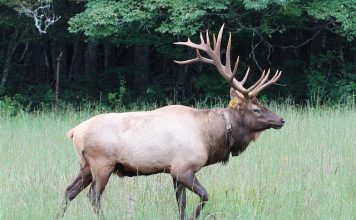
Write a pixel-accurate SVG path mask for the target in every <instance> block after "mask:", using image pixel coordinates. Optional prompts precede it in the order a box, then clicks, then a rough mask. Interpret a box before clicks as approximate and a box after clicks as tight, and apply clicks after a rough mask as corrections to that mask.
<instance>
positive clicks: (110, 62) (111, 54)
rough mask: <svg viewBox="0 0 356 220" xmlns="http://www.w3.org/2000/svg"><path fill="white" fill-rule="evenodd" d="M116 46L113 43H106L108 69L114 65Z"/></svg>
mask: <svg viewBox="0 0 356 220" xmlns="http://www.w3.org/2000/svg"><path fill="white" fill-rule="evenodd" d="M114 51H115V48H114V47H113V45H112V44H111V43H108V42H107V43H104V69H105V70H108V69H111V68H112V67H113V66H114V61H115V60H114Z"/></svg>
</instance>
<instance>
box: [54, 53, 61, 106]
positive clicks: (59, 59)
mask: <svg viewBox="0 0 356 220" xmlns="http://www.w3.org/2000/svg"><path fill="white" fill-rule="evenodd" d="M61 58H62V52H61V53H60V54H59V56H58V57H57V70H56V92H55V100H56V107H55V108H56V111H58V110H59V105H60V103H59V71H60V66H61Z"/></svg>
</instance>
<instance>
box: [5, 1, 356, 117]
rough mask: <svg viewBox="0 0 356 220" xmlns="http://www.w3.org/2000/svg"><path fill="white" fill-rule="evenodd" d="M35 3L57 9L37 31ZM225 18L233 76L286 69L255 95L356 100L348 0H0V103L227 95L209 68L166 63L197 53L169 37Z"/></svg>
mask: <svg viewBox="0 0 356 220" xmlns="http://www.w3.org/2000/svg"><path fill="white" fill-rule="evenodd" d="M41 5H51V8H50V9H52V10H53V12H54V14H55V15H57V16H61V18H60V19H59V20H58V21H56V22H55V23H54V24H53V25H51V26H50V27H49V28H48V30H47V32H46V33H43V34H40V33H39V32H38V30H37V29H36V27H35V22H34V19H33V18H31V17H29V16H26V14H25V13H23V11H24V8H27V9H31V10H34V9H36V8H38V7H39V6H41ZM223 23H225V32H224V33H225V34H224V38H223V41H224V42H223V46H222V48H223V50H222V57H224V55H223V53H224V48H225V47H226V41H227V36H228V32H231V33H232V43H233V48H232V59H233V60H235V59H236V57H237V55H239V56H240V67H239V71H238V78H239V77H242V76H243V75H244V73H245V71H246V69H247V67H248V66H251V68H252V70H253V71H252V72H251V74H250V75H251V76H250V77H249V81H248V83H252V82H254V81H255V80H257V78H258V77H259V75H260V73H261V69H267V68H271V69H272V71H273V72H275V71H276V69H280V70H283V75H282V78H281V80H280V81H279V84H280V85H279V86H277V85H275V86H271V87H270V88H269V89H267V90H266V91H265V92H264V93H262V95H261V96H260V99H264V100H266V99H267V98H268V99H269V98H275V99H276V98H277V99H281V100H284V99H286V98H288V99H289V100H293V101H295V102H297V103H306V102H307V101H315V102H318V103H319V104H323V103H340V102H345V101H346V102H349V101H350V100H351V101H353V102H354V100H355V99H354V97H355V93H356V71H355V70H356V63H355V61H356V56H355V50H356V44H355V36H356V5H355V4H354V3H353V1H352V0H341V1H337V0H325V1H321V0H320V1H318V0H313V1H306V0H285V1H283V0H282V1H281V0H268V1H266V0H255V1H252V0H220V1H217V0H216V1H215V0H214V1H212V0H209V1H207V0H190V1H184V0H174V1H172V0H161V1H158V0H142V1H134V0H121V1H118V0H116V1H114V0H101V1H99V0H89V1H80V0H78V1H70V0H60V1H59V0H57V1H42V2H39V1H6V0H0V77H1V82H0V108H14V109H16V108H22V109H27V110H33V109H39V108H51V107H52V106H54V105H55V104H56V98H55V97H56V92H58V98H59V100H60V105H61V106H65V105H67V104H73V105H74V106H78V105H81V104H83V103H89V102H100V103H101V104H102V105H105V106H108V107H112V108H115V107H117V106H125V105H126V106H127V105H129V104H130V103H133V102H137V101H139V102H144V103H145V102H158V103H159V104H162V105H163V104H167V102H169V101H168V100H175V101H179V102H181V103H184V104H192V103H194V101H195V100H205V101H211V100H216V99H217V98H219V97H220V98H222V99H223V100H225V99H227V98H228V92H229V89H228V87H227V84H226V83H225V82H224V81H223V79H222V77H220V76H219V75H218V73H217V71H215V68H214V67H213V66H208V65H207V64H194V65H188V66H179V65H177V64H175V63H174V62H173V60H174V59H177V60H183V59H188V58H193V57H195V51H194V50H193V49H187V48H185V47H182V46H175V45H173V42H176V41H185V40H186V39H187V37H188V36H189V37H191V39H192V40H193V41H194V42H199V38H198V36H199V32H200V31H205V30H206V29H209V31H210V32H211V33H212V32H214V33H217V32H218V30H219V28H220V26H221V25H222V24H223ZM60 54H62V55H61V56H59V55H60ZM59 57H60V61H58V60H57V59H58V58H59ZM232 62H233V61H232ZM58 63H59V69H58V70H59V71H58V72H57V64H58ZM57 76H59V81H58V83H59V84H58V87H56V77H57ZM57 102H58V100H57ZM57 104H59V103H57Z"/></svg>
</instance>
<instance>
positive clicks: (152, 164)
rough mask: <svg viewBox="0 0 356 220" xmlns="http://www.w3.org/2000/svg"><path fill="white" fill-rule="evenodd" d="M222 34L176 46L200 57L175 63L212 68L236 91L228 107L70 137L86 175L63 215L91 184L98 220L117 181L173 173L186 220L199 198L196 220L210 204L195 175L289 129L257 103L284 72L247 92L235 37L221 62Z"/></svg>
mask: <svg viewBox="0 0 356 220" xmlns="http://www.w3.org/2000/svg"><path fill="white" fill-rule="evenodd" d="M223 29H224V25H223V26H222V27H221V29H220V31H219V34H218V37H217V39H216V38H215V36H214V46H213V48H211V45H210V39H209V34H208V31H207V32H206V39H204V38H203V36H202V34H200V39H201V43H200V44H196V43H193V42H191V41H190V39H189V38H188V41H187V42H177V43H175V44H178V45H184V46H188V47H190V48H194V49H196V53H197V57H196V58H194V59H190V60H186V61H175V62H176V63H178V64H190V63H195V62H203V63H208V64H213V65H214V66H215V67H216V68H217V70H218V72H219V73H220V74H221V76H222V77H223V78H224V79H225V80H226V81H227V82H228V83H229V84H230V85H231V89H230V96H231V101H230V103H229V105H228V106H227V107H226V108H215V109H205V110H200V109H195V108H191V107H186V106H181V105H170V106H166V107H162V108H159V109H156V110H153V111H147V112H126V113H107V114H101V115H97V116H94V117H92V118H90V119H89V120H87V121H84V122H82V123H81V124H79V125H78V126H76V127H74V128H73V129H70V130H69V131H68V133H67V136H68V137H69V138H71V139H73V142H74V146H75V150H76V153H77V157H78V159H79V162H80V170H79V173H78V175H77V177H76V178H75V179H74V181H73V182H72V183H71V184H70V185H69V186H68V187H67V188H66V190H65V198H64V204H63V209H62V210H63V214H64V212H65V210H66V209H67V207H68V204H69V202H70V201H71V200H73V199H74V198H75V197H76V196H77V195H78V194H79V193H80V192H81V191H82V190H83V189H85V188H86V187H87V186H88V185H89V184H91V186H90V190H89V199H90V200H91V203H92V206H93V208H94V212H95V213H99V210H100V197H101V195H102V193H103V191H104V189H105V186H106V185H107V183H108V180H109V177H110V176H111V174H113V173H114V174H117V175H118V176H120V177H125V176H139V175H151V174H157V173H168V174H170V175H171V176H172V180H173V187H174V190H175V194H176V200H177V203H178V209H179V215H180V218H181V219H185V211H184V210H185V206H186V189H189V190H190V191H192V192H194V193H195V194H197V195H198V196H199V197H200V199H201V203H200V204H198V205H197V207H196V208H195V211H194V213H193V214H192V217H191V218H192V219H196V218H197V217H198V216H199V214H200V212H201V210H202V209H203V207H204V204H205V203H206V202H207V201H208V193H207V191H206V190H205V189H204V187H203V185H202V184H200V182H199V181H198V179H197V177H196V176H195V174H196V173H197V172H198V171H199V170H200V169H202V168H203V167H205V166H208V165H211V164H215V163H219V162H221V163H226V162H227V161H228V160H229V157H230V154H231V155H232V156H237V155H239V154H240V153H241V152H243V151H244V150H245V149H246V148H247V146H248V144H249V143H250V142H251V141H253V140H255V139H256V138H257V137H258V136H259V134H260V133H261V132H262V131H264V130H266V129H269V128H274V129H279V128H281V127H282V126H283V125H284V123H285V122H284V120H283V119H282V118H281V117H280V116H278V115H277V114H275V113H273V112H271V111H269V110H268V109H267V108H265V107H263V106H262V105H260V104H259V103H258V101H257V99H256V96H257V94H258V93H259V92H261V91H262V90H263V89H265V88H266V87H267V86H269V85H271V84H273V83H275V82H276V81H277V80H278V79H279V78H280V76H281V72H280V71H278V70H277V71H276V73H275V74H274V76H273V77H272V78H271V79H268V78H269V74H270V70H268V71H267V72H266V71H263V72H262V74H261V77H260V78H259V80H258V81H257V82H256V83H255V84H253V85H252V86H251V87H249V88H245V87H244V86H243V85H244V83H245V82H246V79H247V76H248V74H249V71H250V69H249V68H248V70H247V72H246V74H245V76H244V77H243V79H242V80H241V81H238V80H237V79H236V78H235V75H236V73H237V69H238V63H239V58H237V60H236V63H235V66H234V68H233V70H231V66H230V50H231V34H230V36H229V40H228V44H227V49H226V64H225V65H223V64H222V62H221V59H220V45H221V39H222V34H223ZM200 52H204V53H205V54H206V55H207V56H208V57H204V56H203V55H201V53H200ZM206 55H205V56H206Z"/></svg>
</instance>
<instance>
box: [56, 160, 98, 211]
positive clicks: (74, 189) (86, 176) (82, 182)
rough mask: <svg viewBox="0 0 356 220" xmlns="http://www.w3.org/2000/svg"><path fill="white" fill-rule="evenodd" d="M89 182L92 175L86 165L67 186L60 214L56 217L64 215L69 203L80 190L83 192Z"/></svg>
mask: <svg viewBox="0 0 356 220" xmlns="http://www.w3.org/2000/svg"><path fill="white" fill-rule="evenodd" d="M91 181H92V175H91V171H90V167H89V165H88V164H86V165H85V166H84V167H82V168H80V170H79V173H78V175H77V177H76V178H75V179H74V181H73V182H72V183H71V184H70V185H68V186H67V188H66V190H65V196H64V201H63V204H62V209H61V213H59V214H58V215H57V217H59V216H63V215H64V213H65V211H66V210H67V208H68V205H69V202H70V201H72V200H73V199H74V198H75V197H76V196H77V195H78V194H79V193H80V192H81V191H82V190H84V189H85V188H86V187H87V186H88V185H89V184H90V183H91Z"/></svg>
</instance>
